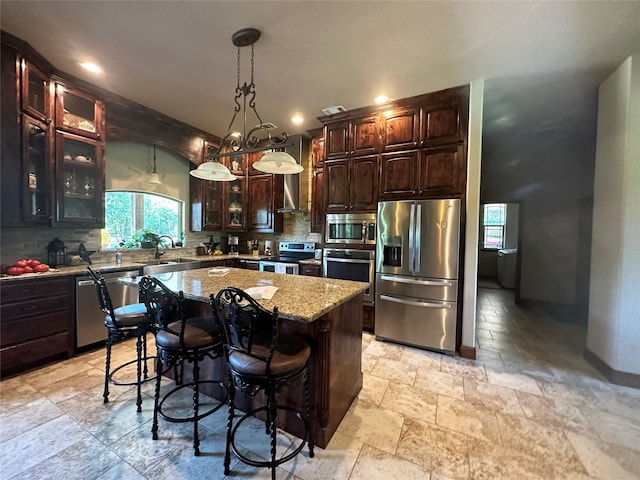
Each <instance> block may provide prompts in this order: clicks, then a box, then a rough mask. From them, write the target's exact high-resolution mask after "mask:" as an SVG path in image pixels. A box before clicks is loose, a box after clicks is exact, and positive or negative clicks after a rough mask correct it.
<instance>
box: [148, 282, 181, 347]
mask: <svg viewBox="0 0 640 480" xmlns="http://www.w3.org/2000/svg"><path fill="white" fill-rule="evenodd" d="M138 288H139V290H140V298H141V299H142V301H143V302H144V304H145V306H146V307H147V313H148V314H149V318H151V322H152V323H153V326H154V328H155V329H156V331H159V330H164V331H166V332H169V333H171V334H174V335H178V336H179V337H180V344H181V346H182V347H183V348H185V344H184V331H185V320H186V315H185V308H186V301H185V298H184V294H183V292H182V291H180V292H178V293H176V292H174V291H173V290H171V289H169V288H168V287H167V286H166V285H165V284H164V283H162V282H161V281H160V280H158V279H157V278H154V277H150V276H144V277H142V278H141V279H140V283H139V285H138ZM175 322H180V325H179V327H178V328H177V326H176V325H172V324H174V323H175Z"/></svg>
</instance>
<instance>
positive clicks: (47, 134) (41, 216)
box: [3, 114, 55, 225]
mask: <svg viewBox="0 0 640 480" xmlns="http://www.w3.org/2000/svg"><path fill="white" fill-rule="evenodd" d="M21 117H22V169H21V171H22V175H21V176H22V182H21V187H22V219H23V220H24V221H25V222H27V223H29V224H44V225H49V224H50V223H51V220H52V215H53V206H52V205H53V195H54V187H55V175H54V170H53V163H52V161H51V145H52V139H51V126H50V124H48V123H46V122H43V121H40V120H36V119H35V118H32V117H31V116H30V115H26V114H22V116H21ZM3 174H4V172H3ZM25 177H26V178H25Z"/></svg>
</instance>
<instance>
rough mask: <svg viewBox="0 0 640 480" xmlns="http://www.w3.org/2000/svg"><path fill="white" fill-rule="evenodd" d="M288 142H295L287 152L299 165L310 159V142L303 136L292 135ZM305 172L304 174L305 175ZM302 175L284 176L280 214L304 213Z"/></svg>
mask: <svg viewBox="0 0 640 480" xmlns="http://www.w3.org/2000/svg"><path fill="white" fill-rule="evenodd" d="M287 142H293V146H291V147H287V148H285V151H286V152H287V153H288V154H289V155H291V156H292V157H293V158H295V159H296V162H297V163H302V162H303V160H306V159H307V158H309V140H308V139H307V138H306V137H305V136H304V135H301V134H298V135H291V136H290V137H288V138H287ZM304 174H305V172H303V173H302V175H304ZM300 175H301V174H299V173H298V174H295V175H282V177H284V204H283V205H280V206H279V208H278V213H303V212H304V210H302V208H301V204H300V181H301V177H300Z"/></svg>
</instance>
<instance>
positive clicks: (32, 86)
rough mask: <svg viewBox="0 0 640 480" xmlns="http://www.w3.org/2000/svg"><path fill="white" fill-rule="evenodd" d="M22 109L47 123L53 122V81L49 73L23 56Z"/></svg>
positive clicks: (21, 66)
mask: <svg viewBox="0 0 640 480" xmlns="http://www.w3.org/2000/svg"><path fill="white" fill-rule="evenodd" d="M20 79H21V80H20V90H21V104H22V111H23V112H24V113H27V114H29V115H31V116H32V117H33V118H35V119H38V120H40V121H42V122H45V123H47V124H50V123H51V117H52V115H51V109H52V107H51V98H52V95H51V83H50V82H49V75H47V74H46V73H44V72H43V71H42V70H40V69H39V68H37V67H36V66H35V65H33V64H32V63H31V62H30V61H28V60H27V59H25V58H23V59H22V60H21V62H20Z"/></svg>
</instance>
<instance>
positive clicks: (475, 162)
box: [462, 80, 484, 347]
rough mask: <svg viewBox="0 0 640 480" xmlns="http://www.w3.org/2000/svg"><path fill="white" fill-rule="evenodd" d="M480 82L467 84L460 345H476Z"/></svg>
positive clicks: (481, 84) (480, 143)
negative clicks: (467, 111) (467, 135)
mask: <svg viewBox="0 0 640 480" xmlns="http://www.w3.org/2000/svg"><path fill="white" fill-rule="evenodd" d="M483 101H484V80H478V81H474V82H471V93H470V96H469V144H468V148H469V151H468V155H467V218H466V232H465V235H466V238H465V259H464V285H463V288H464V290H463V302H464V310H463V311H462V345H464V346H465V347H475V345H476V297H477V293H478V278H477V273H478V229H479V228H480V227H479V225H480V164H481V158H482V105H483Z"/></svg>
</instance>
